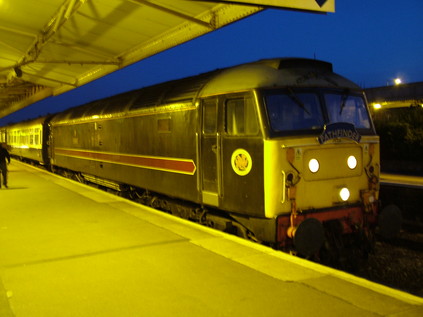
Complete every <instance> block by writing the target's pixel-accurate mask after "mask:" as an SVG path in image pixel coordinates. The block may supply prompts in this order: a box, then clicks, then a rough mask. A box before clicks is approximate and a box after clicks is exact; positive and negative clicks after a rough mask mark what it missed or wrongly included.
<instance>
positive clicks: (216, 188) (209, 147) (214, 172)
mask: <svg viewBox="0 0 423 317" xmlns="http://www.w3.org/2000/svg"><path fill="white" fill-rule="evenodd" d="M218 116H219V110H218V98H217V97H213V98H208V99H205V100H203V102H202V129H201V166H202V176H201V178H202V179H201V186H202V196H203V203H204V204H206V205H211V206H219V196H220V193H221V183H222V179H221V172H220V171H221V168H220V162H221V145H220V134H219V130H218Z"/></svg>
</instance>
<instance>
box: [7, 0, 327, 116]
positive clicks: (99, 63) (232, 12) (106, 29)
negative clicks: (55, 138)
mask: <svg viewBox="0 0 423 317" xmlns="http://www.w3.org/2000/svg"><path fill="white" fill-rule="evenodd" d="M334 2H335V0H242V1H237V0H232V1H225V0H222V1H196V0H37V1H28V0H0V118H2V117H4V116H6V115H8V114H11V113H13V112H15V111H17V110H20V109H22V108H24V107H26V106H28V105H30V104H32V103H34V102H36V101H39V100H42V99H44V98H46V97H49V96H53V95H58V94H61V93H64V92H66V91H69V90H71V89H74V88H76V87H79V86H82V85H84V84H86V83H88V82H91V81H93V80H95V79H97V78H100V77H102V76H105V75H107V74H109V73H111V72H114V71H116V70H118V69H121V68H123V67H125V66H128V65H130V64H133V63H135V62H138V61H140V60H142V59H145V58H147V57H149V56H152V55H154V54H157V53H159V52H162V51H164V50H166V49H169V48H171V47H174V46H177V45H179V44H181V43H184V42H186V41H189V40H191V39H194V38H196V37H199V36H201V35H203V34H205V33H208V32H212V31H214V30H216V29H219V28H221V27H223V26H225V25H227V24H229V23H232V22H235V21H237V20H240V19H242V18H245V17H247V16H249V15H251V14H254V13H256V12H259V11H261V10H263V9H265V8H267V7H274V8H289V9H296V10H307V11H318V12H333V11H334V9H335V8H334V7H335V4H334Z"/></svg>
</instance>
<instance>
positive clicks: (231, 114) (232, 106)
mask: <svg viewBox="0 0 423 317" xmlns="http://www.w3.org/2000/svg"><path fill="white" fill-rule="evenodd" d="M226 132H227V133H228V134H229V135H257V134H258V132H259V125H258V122H257V115H256V112H255V110H254V103H253V100H252V98H239V99H231V100H228V101H227V102H226Z"/></svg>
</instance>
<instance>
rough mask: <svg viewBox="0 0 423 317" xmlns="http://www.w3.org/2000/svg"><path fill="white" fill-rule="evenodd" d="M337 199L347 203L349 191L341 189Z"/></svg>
mask: <svg viewBox="0 0 423 317" xmlns="http://www.w3.org/2000/svg"><path fill="white" fill-rule="evenodd" d="M339 197H340V198H341V200H342V201H347V200H348V198H350V191H349V190H348V188H346V187H344V188H341V190H340V191H339Z"/></svg>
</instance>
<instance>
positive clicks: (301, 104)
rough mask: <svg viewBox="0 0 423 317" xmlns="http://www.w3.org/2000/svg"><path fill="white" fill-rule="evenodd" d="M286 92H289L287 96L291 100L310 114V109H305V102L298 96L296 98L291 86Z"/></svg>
mask: <svg viewBox="0 0 423 317" xmlns="http://www.w3.org/2000/svg"><path fill="white" fill-rule="evenodd" d="M288 92H289V98H291V100H292V101H293V102H295V103H296V104H297V105H298V106H299V107H300V108H301V109H303V110H304V112H305V113H307V114H308V115H310V116H311V113H310V111H308V110H307V108H306V106H305V104H304V103H303V102H302V100H301V99H300V98H298V96H297V95H296V94H295V92H294V91H293V90H292V88H288Z"/></svg>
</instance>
